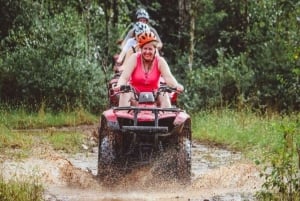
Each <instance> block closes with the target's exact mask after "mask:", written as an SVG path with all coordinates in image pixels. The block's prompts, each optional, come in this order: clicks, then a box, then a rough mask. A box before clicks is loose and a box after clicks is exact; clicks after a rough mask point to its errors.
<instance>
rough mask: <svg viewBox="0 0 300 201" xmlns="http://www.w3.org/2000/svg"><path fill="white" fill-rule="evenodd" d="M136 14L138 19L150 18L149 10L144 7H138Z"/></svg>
mask: <svg viewBox="0 0 300 201" xmlns="http://www.w3.org/2000/svg"><path fill="white" fill-rule="evenodd" d="M135 15H136V19H137V20H138V19H140V18H145V19H147V20H149V19H150V17H149V14H148V12H147V11H146V10H145V9H143V8H140V9H138V10H137V11H136V13H135Z"/></svg>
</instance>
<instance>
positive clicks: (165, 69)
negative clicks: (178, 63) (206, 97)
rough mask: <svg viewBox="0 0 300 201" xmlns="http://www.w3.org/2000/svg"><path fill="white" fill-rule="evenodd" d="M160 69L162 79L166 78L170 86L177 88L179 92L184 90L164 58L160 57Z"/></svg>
mask: <svg viewBox="0 0 300 201" xmlns="http://www.w3.org/2000/svg"><path fill="white" fill-rule="evenodd" d="M158 67H159V70H160V72H161V75H162V77H163V78H164V80H165V82H166V83H167V85H168V86H170V87H176V88H177V90H178V91H183V90H184V87H183V86H182V85H181V84H179V83H178V82H177V80H176V79H175V77H174V76H173V75H172V73H171V70H170V67H169V65H168V63H167V62H166V60H165V59H164V58H163V57H159V61H158Z"/></svg>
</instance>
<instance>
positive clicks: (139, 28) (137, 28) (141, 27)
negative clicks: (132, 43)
mask: <svg viewBox="0 0 300 201" xmlns="http://www.w3.org/2000/svg"><path fill="white" fill-rule="evenodd" d="M149 31H150V28H149V26H148V25H147V24H145V23H143V22H136V23H135V24H134V34H135V35H136V36H138V35H140V34H141V33H144V32H149Z"/></svg>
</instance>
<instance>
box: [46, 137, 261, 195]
mask: <svg viewBox="0 0 300 201" xmlns="http://www.w3.org/2000/svg"><path fill="white" fill-rule="evenodd" d="M192 153H193V155H192V183H191V184H190V185H188V186H182V185H179V184H176V183H170V182H159V183H155V184H153V183H150V184H149V182H148V181H149V180H151V179H152V175H151V174H150V173H149V172H150V171H148V170H147V169H141V170H137V171H135V172H133V173H132V174H130V175H128V176H126V178H124V179H122V180H121V181H119V182H120V183H119V184H118V185H116V186H115V187H114V188H105V187H103V186H101V185H99V183H98V182H97V181H96V180H95V176H96V174H97V148H96V147H95V148H93V149H92V151H91V152H88V153H80V154H76V155H73V156H69V157H68V161H70V163H71V164H72V166H74V168H78V169H80V170H83V171H84V172H87V173H89V174H90V175H91V176H92V177H91V178H94V179H91V180H90V181H77V182H76V179H74V181H73V182H69V184H68V185H67V186H66V185H64V186H57V185H49V187H48V189H47V193H46V195H47V196H48V197H47V199H48V201H86V200H89V201H108V200H112V201H135V200H136V201H148V200H149V201H150V200H151V201H154V200H155V201H162V200H165V201H187V200H189V201H200V200H201V201H202V200H210V201H233V200H234V201H239V200H249V201H250V200H255V199H254V196H253V195H254V193H255V191H256V190H258V189H259V187H260V185H261V180H260V178H259V173H258V170H257V168H256V167H255V166H254V165H253V164H250V163H246V162H243V159H242V155H241V153H237V152H231V151H228V150H225V149H220V148H216V147H210V146H207V145H203V144H200V143H196V142H194V143H193V148H192ZM73 176H74V175H73ZM79 180H80V179H79Z"/></svg>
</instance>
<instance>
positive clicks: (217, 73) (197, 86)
mask: <svg viewBox="0 0 300 201" xmlns="http://www.w3.org/2000/svg"><path fill="white" fill-rule="evenodd" d="M217 55H218V65H217V66H210V67H206V66H204V65H203V64H201V63H200V64H195V70H192V71H188V70H187V69H186V78H185V79H184V83H183V84H184V85H185V87H186V91H187V93H186V94H183V95H184V97H183V102H184V103H185V107H186V108H189V109H191V110H193V111H195V110H196V109H200V108H202V109H210V108H214V107H219V106H234V107H246V105H247V104H249V103H247V100H244V99H243V98H241V97H244V94H246V93H247V91H248V90H249V88H250V87H251V86H252V76H253V71H252V70H251V69H250V68H249V67H248V66H247V63H246V55H244V54H241V55H240V56H236V57H229V56H227V57H226V56H225V55H224V50H223V49H219V50H217ZM196 65H199V66H196ZM187 100H188V101H187Z"/></svg>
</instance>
